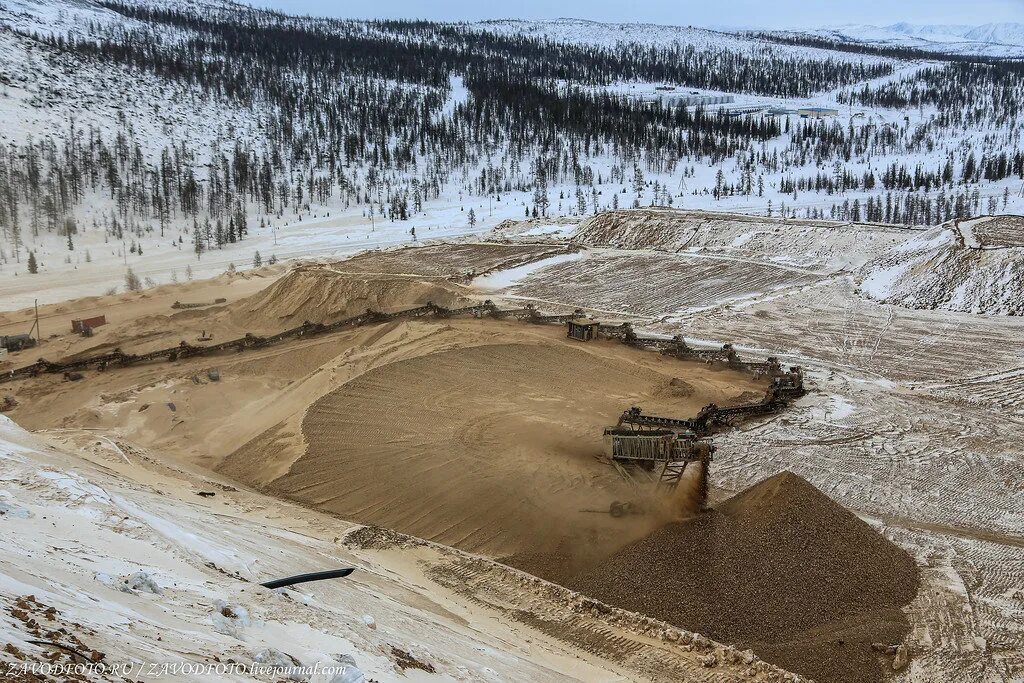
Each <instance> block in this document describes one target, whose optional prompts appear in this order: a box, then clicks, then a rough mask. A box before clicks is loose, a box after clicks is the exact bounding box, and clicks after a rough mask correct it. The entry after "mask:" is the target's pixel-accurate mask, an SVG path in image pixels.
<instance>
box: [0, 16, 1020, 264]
mask: <svg viewBox="0 0 1024 683" xmlns="http://www.w3.org/2000/svg"><path fill="white" fill-rule="evenodd" d="M99 5H100V6H101V7H102V8H103V9H105V10H107V12H108V14H110V15H112V16H116V17H119V18H120V20H119V21H104V22H99V21H97V22H95V23H89V24H88V25H85V26H82V27H80V30H76V31H67V32H63V33H62V32H58V31H50V32H46V31H36V30H31V31H30V30H16V33H17V35H18V39H19V40H22V41H25V42H26V43H27V44H29V45H31V46H34V48H35V49H37V50H38V51H40V52H41V53H42V54H44V55H46V56H47V57H46V58H48V59H58V58H62V59H70V60H72V61H73V63H76V64H80V65H89V66H90V67H92V68H95V69H97V70H103V69H120V70H122V71H124V72H125V73H129V74H136V75H140V76H141V75H144V76H145V77H148V78H152V79H156V80H157V82H163V83H168V84H173V85H174V86H175V87H177V88H179V89H181V88H185V89H188V90H189V91H191V92H194V93H196V96H197V97H199V98H201V99H205V100H208V101H212V102H219V103H222V104H223V106H225V107H230V108H232V109H233V110H234V111H240V112H245V113H246V115H247V116H248V117H249V118H250V119H251V120H252V121H253V122H254V124H253V125H254V126H255V127H256V128H257V129H258V131H259V135H258V136H254V135H235V136H232V135H230V134H227V135H223V136H220V137H218V138H217V139H216V140H214V141H213V142H212V143H211V144H210V145H209V147H207V148H196V147H195V146H194V145H192V144H189V143H187V142H186V141H185V140H182V139H176V138H175V136H174V134H173V132H172V133H171V134H169V136H168V137H167V139H163V140H157V141H156V142H155V143H154V141H153V140H152V139H141V136H140V135H139V134H138V133H137V132H136V131H135V130H134V128H133V125H132V122H131V121H121V122H119V123H118V125H116V126H110V127H107V128H101V127H98V126H96V125H94V124H89V125H82V124H79V123H77V122H76V121H75V119H74V117H73V116H71V117H69V119H68V121H67V123H66V127H65V129H64V130H62V131H60V132H59V134H54V135H49V136H46V137H41V138H32V137H31V136H27V137H26V138H25V139H24V140H22V141H20V142H19V143H18V144H14V145H9V146H7V148H6V149H5V150H3V151H2V152H0V238H2V241H3V249H2V251H3V259H4V260H9V259H11V258H13V259H15V260H18V261H19V262H20V261H21V260H22V259H23V258H24V257H25V256H26V254H24V253H23V252H24V251H25V248H24V247H23V244H24V243H25V239H26V236H28V235H31V236H33V237H38V236H39V235H41V234H52V235H56V236H60V237H61V239H66V242H67V245H68V249H69V250H71V249H73V248H74V241H75V236H76V234H78V232H79V231H80V230H84V229H91V230H102V231H103V232H104V234H105V235H107V236H108V237H109V238H110V239H111V240H115V241H119V242H122V243H123V244H124V246H125V248H129V245H130V248H131V249H132V253H134V252H135V250H136V249H139V250H141V249H142V240H141V238H142V237H143V236H144V235H156V234H158V235H160V236H161V237H163V236H165V234H166V235H171V234H172V231H171V226H175V230H174V231H173V235H176V239H177V241H178V242H179V244H181V245H184V243H185V242H186V239H185V236H186V235H187V243H188V244H187V246H188V248H189V249H192V250H194V251H195V254H196V257H197V258H201V257H202V254H203V253H205V252H208V251H210V250H214V249H218V248H223V247H224V246H225V245H229V244H232V243H236V242H239V241H242V240H245V239H246V237H247V234H248V233H249V232H250V231H251V229H252V228H253V227H254V226H256V225H261V224H263V225H265V224H267V223H268V222H270V223H273V222H274V221H277V222H281V221H283V220H286V219H287V218H289V217H296V216H298V217H300V218H301V216H303V215H304V214H305V215H308V213H309V212H310V211H312V210H313V209H312V208H311V207H314V206H321V207H324V206H334V207H336V208H338V209H341V210H352V208H353V207H355V208H357V209H360V210H361V211H362V214H363V215H364V216H367V217H371V218H373V217H377V218H380V219H383V220H390V221H403V220H407V219H409V218H410V217H411V216H414V215H416V214H417V213H419V212H422V211H423V208H424V206H425V205H426V204H428V203H430V202H432V201H435V200H437V199H438V198H440V197H443V196H455V195H457V196H458V197H459V198H467V197H486V198H488V201H492V202H494V201H497V202H500V201H502V197H503V196H509V195H514V196H517V197H522V198H525V199H522V200H521V201H522V207H521V208H522V211H521V213H520V214H519V215H525V216H530V215H540V216H543V215H548V214H549V213H552V212H554V211H555V210H556V209H557V210H558V211H560V212H561V213H572V214H585V213H589V212H594V211H599V210H603V209H609V208H619V207H620V206H621V207H628V206H647V205H670V206H683V207H687V206H700V207H704V208H708V207H710V208H714V207H715V206H716V205H718V204H719V203H720V204H721V205H722V206H723V207H733V206H739V207H741V208H742V209H743V210H746V211H754V212H756V213H762V214H769V215H782V216H795V217H811V218H828V219H836V220H845V221H877V222H890V223H902V224H907V225H927V224H935V223H938V222H942V221H945V220H949V219H951V218H957V217H960V218H962V217H967V216H970V215H976V214H980V213H985V212H994V211H996V210H998V209H999V208H1000V207H1004V208H1005V207H1006V205H1007V202H1008V201H1009V199H1010V197H1011V192H1010V188H1009V185H1007V184H1006V182H1005V181H1007V180H1009V179H1018V180H1019V179H1024V152H1022V150H1021V146H1020V121H1021V111H1020V102H1021V101H1024V100H1022V97H1021V95H1022V94H1024V65H1022V64H1021V63H1020V62H1017V61H1008V60H1003V61H999V60H991V59H979V60H969V59H965V58H952V57H950V58H944V57H942V56H940V55H932V54H928V55H922V54H918V53H917V52H915V51H901V50H898V49H893V50H866V49H860V50H858V49H854V48H853V47H852V46H846V48H848V49H844V46H842V45H836V44H831V43H827V42H823V41H813V40H810V39H808V40H804V41H798V40H788V41H786V40H779V39H769V38H768V37H766V36H761V37H755V38H751V40H752V41H753V42H752V43H751V44H752V45H753V46H755V48H754V49H735V48H734V47H730V46H728V45H731V43H730V44H728V45H727V46H723V47H716V46H714V45H710V46H695V45H692V44H684V43H682V42H677V43H676V44H673V45H639V44H619V45H616V46H607V45H590V44H584V43H571V42H565V41H556V40H552V39H546V38H543V37H533V36H527V35H516V34H511V33H503V32H500V31H489V30H485V29H482V28H480V27H478V26H470V25H457V24H436V23H430V22H423V21H377V22H364V21H345V20H331V19H311V18H298V17H291V16H287V15H284V14H279V13H274V12H268V11H259V10H248V9H241V8H239V7H226V8H225V9H223V10H221V11H208V12H203V13H200V12H198V11H190V10H188V9H187V8H175V9H171V8H166V9H162V8H158V7H152V6H145V5H140V4H136V3H131V4H128V3H121V2H116V1H103V2H100V3H99ZM925 57H927V58H928V61H917V62H915V61H914V60H922V59H924V58H925ZM915 64H917V65H919V66H918V67H917V68H908V66H913V65H915ZM636 82H640V83H658V84H663V86H664V87H666V88H674V89H681V90H682V91H686V90H688V89H695V92H697V91H699V92H710V93H729V94H734V95H736V96H743V97H761V98H769V101H770V100H771V99H774V100H777V101H780V102H786V101H800V100H808V99H812V98H814V97H817V96H820V95H821V94H822V93H830V92H833V93H835V101H836V103H837V104H836V105H835V106H837V107H840V108H842V115H841V116H837V117H833V118H824V119H814V118H801V117H799V116H795V115H792V114H793V112H792V111H790V112H789V114H787V115H778V114H773V113H771V112H767V111H764V110H763V109H762V110H758V111H752V112H748V113H744V112H743V111H742V110H740V111H737V112H732V111H729V110H728V109H727V108H718V109H713V108H706V107H704V106H701V105H697V106H693V105H686V104H683V103H681V102H677V101H674V100H673V99H672V98H643V97H639V98H638V97H630V96H628V95H626V94H624V92H623V90H622V88H621V87H620V86H621V84H624V83H636ZM865 110H866V113H865ZM855 111H857V112H858V113H857V115H856V116H854V112H855ZM902 111H913V112H916V116H915V120H914V121H913V122H912V121H911V120H910V117H909V116H908V117H906V118H905V120H904V121H900V120H899V119H898V117H889V118H888V119H886V122H885V123H875V122H874V121H873V112H890V113H892V112H896V113H897V114H898V113H899V112H902ZM894 119H895V121H894ZM968 140H970V141H972V143H973V144H967V141H968ZM154 145H155V148H154ZM1000 183H1002V184H1001V185H1000ZM556 188H557V189H556ZM1014 194H1016V192H1014ZM851 195H853V196H852V197H851ZM95 197H103V198H104V199H105V200H106V201H109V208H108V209H105V210H103V211H102V212H97V211H93V212H91V213H90V214H89V215H88V217H85V218H83V213H82V212H81V211H80V210H79V209H80V208H81V207H82V206H83V205H92V204H94V201H93V198H95ZM556 202H557V207H556V206H554V204H555V203H556ZM730 202H731V203H730Z"/></svg>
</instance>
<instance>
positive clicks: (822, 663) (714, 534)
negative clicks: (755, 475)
mask: <svg viewBox="0 0 1024 683" xmlns="http://www.w3.org/2000/svg"><path fill="white" fill-rule="evenodd" d="M569 583H570V587H571V588H573V589H575V590H579V591H580V592H582V593H584V594H586V595H588V596H591V597H594V598H597V599H598V600H601V601H603V602H606V603H608V604H611V605H614V606H617V607H622V608H624V609H628V610H632V611H636V612H641V613H644V614H647V615H649V616H652V617H655V618H658V619H663V620H665V621H667V622H669V623H671V624H674V625H676V626H679V627H682V628H686V629H689V630H692V631H695V632H697V633H701V634H703V635H706V636H709V637H711V638H714V639H716V640H720V641H723V642H728V643H733V644H736V645H737V646H739V647H741V648H750V649H752V650H753V651H754V652H756V653H757V654H758V655H759V656H760V657H762V658H763V659H765V660H767V661H769V662H772V663H773V664H776V665H778V666H781V667H783V668H785V669H788V670H790V671H794V672H796V673H800V674H803V675H805V676H810V677H812V678H814V679H816V680H817V681H819V682H821V683H824V682H826V681H827V682H829V683H832V682H840V683H847V682H848V683H863V682H865V681H880V680H882V667H883V666H884V665H886V664H887V662H884V661H882V660H881V659H880V658H879V656H878V654H877V653H876V652H875V651H873V650H872V648H871V644H872V643H874V642H882V643H887V644H895V643H900V642H901V641H902V640H903V638H904V636H905V634H906V633H907V631H908V630H909V624H908V622H907V619H906V617H905V616H904V614H903V612H902V611H901V608H902V607H903V606H904V605H906V604H907V603H909V602H910V601H911V600H913V599H914V597H915V595H916V594H917V588H918V569H917V566H916V564H915V562H914V560H913V558H912V557H910V556H909V555H908V554H907V553H906V552H904V551H903V550H901V549H900V548H898V547H897V546H895V545H893V544H892V543H891V542H889V541H888V540H887V539H886V538H884V537H883V536H882V535H881V534H879V533H877V532H876V531H875V530H874V529H872V528H871V527H870V526H869V525H868V524H866V523H865V522H863V521H862V520H860V519H859V518H858V517H857V516H856V515H854V514H853V513H851V512H849V511H848V510H846V509H845V508H843V507H842V506H840V505H839V504H837V503H835V502H834V501H832V500H831V499H830V498H828V497H827V496H826V495H824V494H823V493H821V492H820V491H818V490H817V489H816V488H814V487H813V486H812V485H811V484H809V483H808V482H807V481H805V480H803V479H801V478H800V477H798V476H797V475H795V474H792V473H789V472H784V473H782V474H778V475H776V476H773V477H771V478H769V479H766V480H764V481H762V482H760V483H758V484H756V485H754V486H752V487H750V488H749V489H747V490H746V491H743V492H742V493H739V494H737V495H736V496H734V497H733V498H731V499H729V500H728V501H726V502H725V503H724V504H722V505H720V506H719V507H717V508H716V509H715V510H712V511H709V512H707V513H705V514H702V515H701V516H699V517H697V518H696V519H694V520H691V521H687V522H682V523H673V524H669V525H667V526H664V527H661V528H660V529H658V530H657V531H655V532H654V533H652V534H651V535H650V536H648V537H646V538H644V539H642V540H640V541H637V542H635V543H632V544H630V545H627V546H625V547H624V548H622V549H621V550H620V551H618V552H617V553H615V554H614V555H612V556H611V557H609V558H608V559H607V560H605V561H604V562H602V563H601V564H600V565H598V566H597V567H596V568H594V569H591V570H590V571H588V572H585V573H583V574H580V575H578V576H577V577H575V578H574V579H572V580H571V581H570V582H569Z"/></svg>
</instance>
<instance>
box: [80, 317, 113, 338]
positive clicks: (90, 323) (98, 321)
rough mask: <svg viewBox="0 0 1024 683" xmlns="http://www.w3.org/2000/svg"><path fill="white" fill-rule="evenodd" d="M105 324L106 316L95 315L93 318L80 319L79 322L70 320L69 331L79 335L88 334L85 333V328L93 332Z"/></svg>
mask: <svg viewBox="0 0 1024 683" xmlns="http://www.w3.org/2000/svg"><path fill="white" fill-rule="evenodd" d="M106 324H107V316H105V315H97V316H95V317H93V318H82V319H81V320H72V321H71V331H72V332H78V333H79V334H88V332H86V328H88V329H89V330H93V329H95V328H97V327H99V326H100V325H106Z"/></svg>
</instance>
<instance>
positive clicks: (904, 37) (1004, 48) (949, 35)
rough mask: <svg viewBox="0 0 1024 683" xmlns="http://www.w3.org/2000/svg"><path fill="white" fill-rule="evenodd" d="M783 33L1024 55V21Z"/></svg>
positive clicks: (867, 26) (864, 26)
mask: <svg viewBox="0 0 1024 683" xmlns="http://www.w3.org/2000/svg"><path fill="white" fill-rule="evenodd" d="M774 33H777V34H780V35H790V36H794V35H796V36H799V35H812V36H817V37H821V38H829V39H832V40H839V41H843V42H852V43H863V44H868V45H890V46H894V47H912V48H919V49H923V50H934V51H937V52H946V53H949V54H960V55H979V56H988V57H1021V56H1024V24H1022V23H1017V22H997V23H987V24H980V25H977V26H970V25H965V24H911V23H908V22H900V23H896V24H890V25H888V26H875V25H872V24H842V25H839V26H827V27H822V28H817V29H810V30H806V31H775V32H774Z"/></svg>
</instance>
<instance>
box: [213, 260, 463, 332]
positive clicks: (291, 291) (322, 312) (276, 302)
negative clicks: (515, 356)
mask: <svg viewBox="0 0 1024 683" xmlns="http://www.w3.org/2000/svg"><path fill="white" fill-rule="evenodd" d="M428 301H432V302H434V303H436V304H438V305H439V306H447V307H453V306H455V305H460V302H462V301H463V299H462V297H461V296H460V295H459V293H458V291H457V290H456V288H455V286H454V285H450V284H449V283H446V282H443V281H440V280H421V279H416V278H405V277H390V276H386V275H385V276H373V277H362V276H355V275H346V274H343V273H338V272H335V271H333V270H331V269H330V268H329V267H301V268H296V269H295V270H293V271H291V272H290V273H288V274H287V275H285V276H284V277H282V278H281V279H280V280H278V281H277V282H275V283H274V284H273V285H271V286H270V287H267V288H266V289H264V290H262V291H260V292H258V293H257V294H254V295H253V296H250V297H248V298H246V299H243V300H241V301H239V302H238V304H236V305H235V306H234V311H233V315H232V317H233V318H236V319H237V320H238V322H240V323H244V324H245V325H248V326H251V327H257V326H263V327H269V328H271V329H283V328H285V327H287V326H289V325H298V324H300V323H302V322H303V321H304V320H309V321H312V322H333V321H336V320H340V319H342V318H347V317H349V316H353V315H358V314H360V313H365V312H366V309H368V308H372V309H374V310H377V311H387V312H390V311H396V310H400V309H403V308H411V307H413V306H421V305H423V304H425V303H427V302H428Z"/></svg>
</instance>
